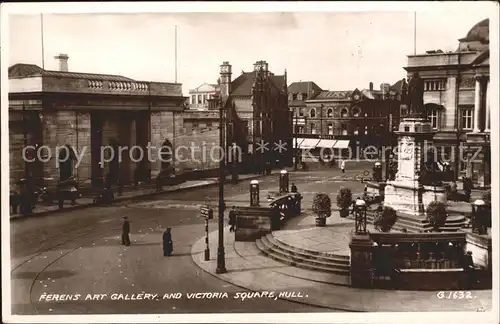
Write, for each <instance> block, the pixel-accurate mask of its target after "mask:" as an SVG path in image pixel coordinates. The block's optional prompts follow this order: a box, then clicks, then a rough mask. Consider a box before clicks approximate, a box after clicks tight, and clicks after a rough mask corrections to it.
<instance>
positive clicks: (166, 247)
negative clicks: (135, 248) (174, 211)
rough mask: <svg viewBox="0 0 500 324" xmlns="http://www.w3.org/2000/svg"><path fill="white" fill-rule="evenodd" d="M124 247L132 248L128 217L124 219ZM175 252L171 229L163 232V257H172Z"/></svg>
mask: <svg viewBox="0 0 500 324" xmlns="http://www.w3.org/2000/svg"><path fill="white" fill-rule="evenodd" d="M122 245H125V246H130V222H129V221H128V217H127V216H124V217H123V225H122ZM173 250H174V244H173V241H172V233H171V228H170V227H169V228H167V229H166V230H165V232H163V256H171V255H172V252H173Z"/></svg>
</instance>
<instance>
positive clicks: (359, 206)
mask: <svg viewBox="0 0 500 324" xmlns="http://www.w3.org/2000/svg"><path fill="white" fill-rule="evenodd" d="M355 208H356V210H355V217H356V218H355V225H354V228H355V233H356V234H366V202H365V201H364V200H363V199H358V200H356V206H355Z"/></svg>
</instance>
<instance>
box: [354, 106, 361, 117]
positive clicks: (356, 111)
mask: <svg viewBox="0 0 500 324" xmlns="http://www.w3.org/2000/svg"><path fill="white" fill-rule="evenodd" d="M360 113H361V110H360V109H359V108H358V107H354V109H353V110H352V115H353V116H354V117H359V114H360Z"/></svg>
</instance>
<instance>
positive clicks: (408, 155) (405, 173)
mask: <svg viewBox="0 0 500 324" xmlns="http://www.w3.org/2000/svg"><path fill="white" fill-rule="evenodd" d="M396 134H397V135H398V136H399V138H398V172H397V173H396V177H395V180H394V181H387V185H386V187H385V194H384V205H385V206H387V207H392V208H394V209H395V210H396V211H397V212H400V213H404V214H407V215H411V216H416V217H424V216H425V209H426V207H427V206H428V205H429V204H430V203H431V202H432V201H436V200H437V201H442V202H444V203H446V190H445V187H444V186H424V185H423V184H422V183H421V181H420V174H421V170H422V167H423V165H424V163H425V161H426V158H430V157H426V156H425V154H426V151H427V150H428V149H430V148H431V143H432V142H431V141H432V137H433V136H434V133H433V131H432V126H431V124H430V122H429V121H428V120H427V119H424V118H406V119H403V120H402V121H401V123H400V124H399V131H398V132H396Z"/></svg>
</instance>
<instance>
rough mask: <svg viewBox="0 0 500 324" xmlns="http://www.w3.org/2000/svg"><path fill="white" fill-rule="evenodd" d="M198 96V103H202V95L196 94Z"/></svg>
mask: <svg viewBox="0 0 500 324" xmlns="http://www.w3.org/2000/svg"><path fill="white" fill-rule="evenodd" d="M196 97H197V98H198V105H201V95H197V96H196Z"/></svg>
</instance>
